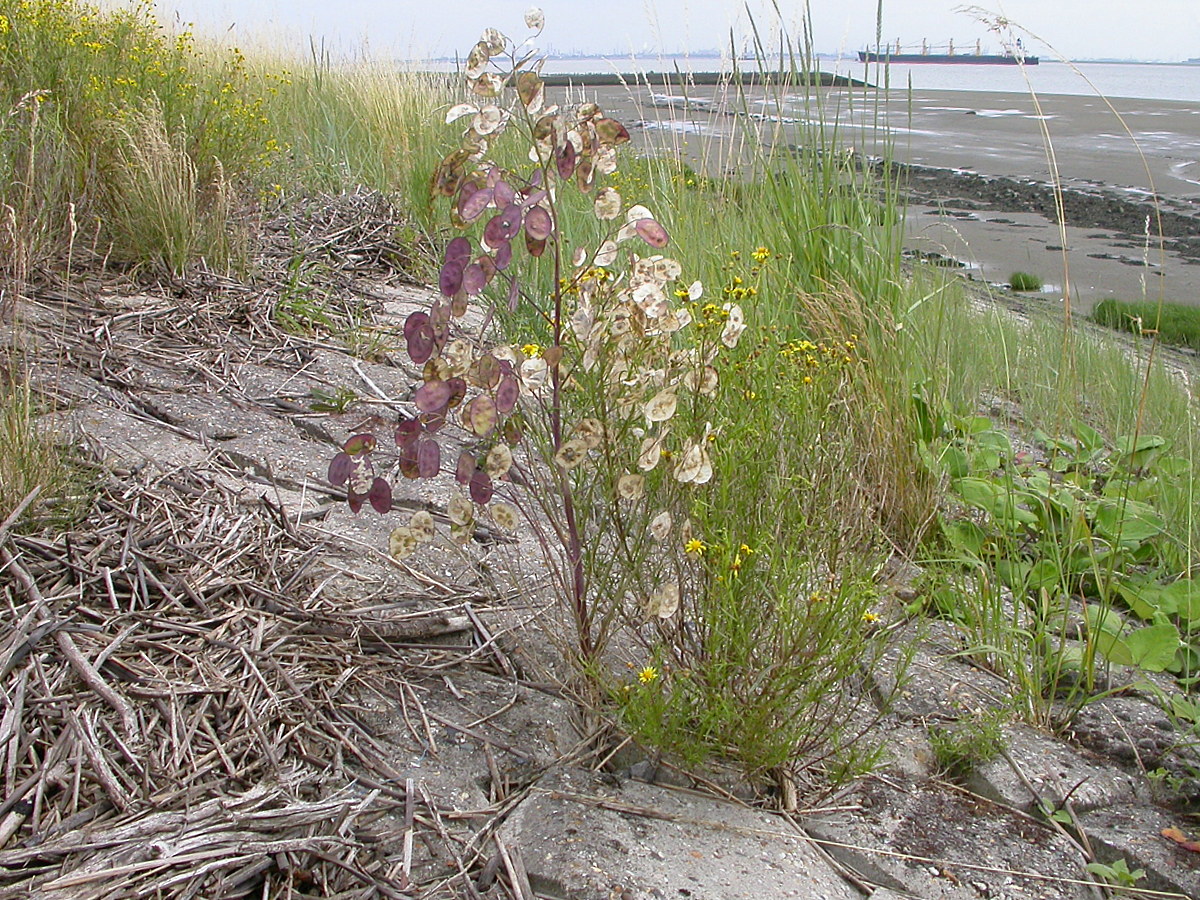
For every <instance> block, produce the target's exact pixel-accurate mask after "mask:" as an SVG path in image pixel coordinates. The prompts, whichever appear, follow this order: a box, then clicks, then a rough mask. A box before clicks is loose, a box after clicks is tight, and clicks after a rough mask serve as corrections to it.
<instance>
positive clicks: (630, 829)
mask: <svg viewBox="0 0 1200 900" xmlns="http://www.w3.org/2000/svg"><path fill="white" fill-rule="evenodd" d="M500 836H501V838H502V840H503V841H504V842H505V843H506V844H508V845H510V846H516V847H519V848H520V850H521V856H522V858H523V860H524V863H525V867H526V869H527V871H528V873H529V880H530V883H531V884H532V886H533V889H534V890H535V891H536V892H538V893H540V894H546V895H549V896H552V897H559V898H564V900H610V898H613V897H622V896H626V895H628V896H629V897H633V898H637V900H647V898H654V897H669V898H692V900H740V898H744V900H775V898H780V900H782V898H790V900H859V898H860V897H861V895H860V894H859V893H858V892H857V891H856V890H854V889H853V888H851V887H850V886H849V884H847V883H846V882H845V881H844V880H843V879H842V878H841V877H840V876H839V875H838V874H837V873H836V871H835V870H834V869H833V867H832V866H831V865H830V864H829V863H828V862H827V861H826V860H825V859H824V858H823V857H822V856H821V854H820V853H819V852H818V851H817V850H816V849H815V848H814V847H813V846H812V845H811V843H809V841H808V840H807V838H805V837H804V835H802V834H799V833H797V832H796V831H794V830H792V829H791V828H790V827H789V825H788V824H787V822H786V821H785V820H783V819H781V818H778V817H775V816H771V815H769V814H767V813H764V812H760V811H758V810H754V809H750V808H748V807H745V806H737V805H733V804H731V803H726V802H724V801H721V800H717V799H714V798H711V797H704V796H701V795H698V794H693V793H687V792H682V791H673V790H669V789H665V788H661V787H655V786H653V785H648V784H641V783H638V782H626V783H623V784H619V785H617V786H614V785H613V784H611V783H610V782H607V781H605V780H604V779H603V778H601V777H600V776H598V775H595V774H594V773H591V772H586V771H582V770H578V769H562V770H555V771H552V772H551V773H550V774H548V775H547V776H546V777H545V778H544V779H543V780H542V781H541V782H540V783H539V784H538V785H537V786H536V787H535V788H534V790H533V792H532V793H531V795H530V796H529V798H528V799H527V800H525V801H524V802H523V803H521V804H520V805H519V806H518V807H517V808H516V809H515V810H514V811H513V813H512V815H511V816H509V818H508V820H507V821H506V822H505V824H504V825H503V826H502V828H501V829H500Z"/></svg>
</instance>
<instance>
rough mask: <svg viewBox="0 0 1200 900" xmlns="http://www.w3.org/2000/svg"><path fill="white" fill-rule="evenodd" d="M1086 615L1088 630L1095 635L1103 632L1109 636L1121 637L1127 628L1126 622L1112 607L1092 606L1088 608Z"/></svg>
mask: <svg viewBox="0 0 1200 900" xmlns="http://www.w3.org/2000/svg"><path fill="white" fill-rule="evenodd" d="M1085 615H1086V617H1087V623H1088V629H1089V630H1090V631H1092V632H1093V633H1094V632H1099V631H1103V632H1106V633H1108V634H1113V635H1119V634H1120V633H1121V631H1122V630H1123V629H1124V628H1125V620H1124V619H1122V618H1121V614H1120V613H1118V612H1117V611H1116V610H1115V609H1112V608H1111V607H1107V606H1099V605H1097V604H1092V605H1090V606H1088V608H1087V611H1086V613H1085Z"/></svg>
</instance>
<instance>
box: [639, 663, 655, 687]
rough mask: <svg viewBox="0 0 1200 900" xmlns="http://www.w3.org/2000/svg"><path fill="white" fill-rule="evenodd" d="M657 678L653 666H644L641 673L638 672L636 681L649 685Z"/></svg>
mask: <svg viewBox="0 0 1200 900" xmlns="http://www.w3.org/2000/svg"><path fill="white" fill-rule="evenodd" d="M657 678H658V669H656V668H654V666H646V667H645V668H644V669H642V671H640V672H638V681H640V682H641V683H642V684H649V683H650V682H652V681H654V680H655V679H657Z"/></svg>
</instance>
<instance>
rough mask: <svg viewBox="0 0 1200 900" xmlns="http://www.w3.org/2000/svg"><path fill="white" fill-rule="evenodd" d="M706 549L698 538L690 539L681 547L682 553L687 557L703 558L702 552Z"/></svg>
mask: <svg viewBox="0 0 1200 900" xmlns="http://www.w3.org/2000/svg"><path fill="white" fill-rule="evenodd" d="M707 549H708V548H707V547H705V546H704V541H702V540H700V539H699V538H692V539H691V540H690V541H688V542H687V543H686V544H684V545H683V552H684V553H686V554H687V555H688V556H703V555H704V551H705V550H707Z"/></svg>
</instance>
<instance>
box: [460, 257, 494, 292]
mask: <svg viewBox="0 0 1200 900" xmlns="http://www.w3.org/2000/svg"><path fill="white" fill-rule="evenodd" d="M487 281H488V279H487V275H485V274H484V271H483V266H481V265H480V264H479V263H471V265H469V266H467V267H466V268H465V269H463V278H462V289H463V290H464V291H466V293H467V296H469V297H474V296H475V295H476V294H478V293H479V292H480V291H482V290H483V289H484V288H485V287H487Z"/></svg>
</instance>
